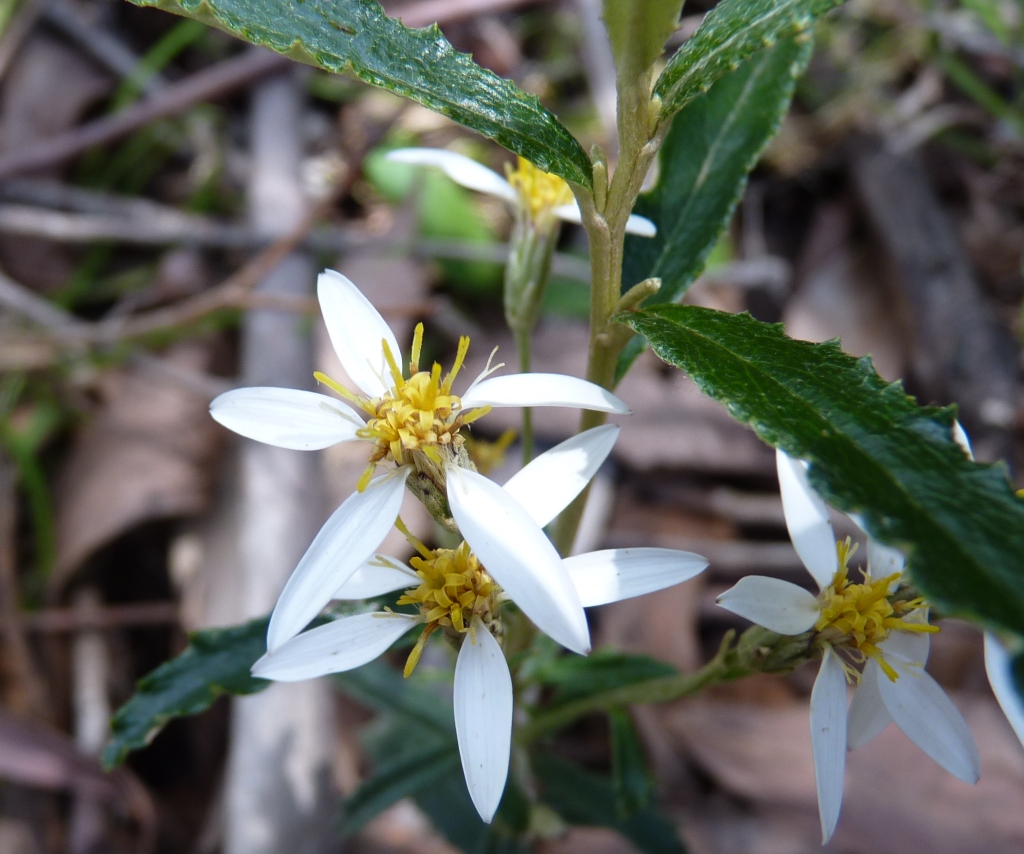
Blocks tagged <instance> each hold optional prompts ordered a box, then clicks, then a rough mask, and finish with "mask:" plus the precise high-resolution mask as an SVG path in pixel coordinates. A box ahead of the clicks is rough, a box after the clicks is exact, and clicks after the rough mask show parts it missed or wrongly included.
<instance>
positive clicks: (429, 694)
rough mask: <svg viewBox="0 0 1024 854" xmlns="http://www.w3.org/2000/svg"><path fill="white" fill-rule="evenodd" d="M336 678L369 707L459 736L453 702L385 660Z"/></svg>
mask: <svg viewBox="0 0 1024 854" xmlns="http://www.w3.org/2000/svg"><path fill="white" fill-rule="evenodd" d="M334 679H335V681H336V682H337V683H338V684H339V685H340V686H341V689H342V690H343V691H344V692H345V693H346V694H349V695H350V696H351V697H353V698H354V699H356V700H358V701H359V702H360V703H362V704H363V705H365V706H369V707H370V708H373V709H377V710H380V711H386V712H391V713H393V714H396V715H400V716H402V717H404V718H407V719H408V720H410V721H412V722H414V723H415V724H417V725H419V726H421V727H423V728H425V729H428V730H431V731H432V732H434V733H438V734H441V735H444V736H452V735H454V734H455V714H454V712H453V711H452V704H451V701H450V700H448V699H447V698H445V697H442V696H439V695H438V694H437V693H436V692H434V691H432V690H430V688H429V687H427V686H426V685H424V684H423V683H422V682H421V681H420V680H418V679H416V678H409V679H404V678H403V677H402V674H401V673H399V672H398V671H397V670H395V669H394V668H392V667H389V666H388V665H386V664H385V663H384V662H382V661H372V662H370V663H369V664H366V665H363V666H362V667H359V668H357V669H356V670H349V671H348V672H347V673H337V674H335V676H334Z"/></svg>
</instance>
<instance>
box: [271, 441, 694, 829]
mask: <svg viewBox="0 0 1024 854" xmlns="http://www.w3.org/2000/svg"><path fill="white" fill-rule="evenodd" d="M615 433H616V430H615V428H608V427H598V428H594V429H593V430H588V431H586V432H584V433H582V434H580V435H579V436H576V437H573V439H570V440H568V441H567V442H565V443H563V444H562V445H559V446H557V447H555V448H553V449H552V450H551V451H549V452H548V453H546V454H542V455H541V456H539V457H537V458H536V459H535V460H533V462H531V463H530V464H529V465H528V466H527V467H526V468H524V469H523V471H522V472H521V473H520V474H519V475H517V476H516V477H515V478H513V480H512V481H510V488H509V489H508V490H505V489H503V488H501V487H498V486H497V485H496V484H493V483H491V482H490V481H487V480H486V479H485V478H483V477H481V476H480V475H478V474H476V473H475V472H470V471H467V470H458V471H455V470H450V471H449V472H448V478H449V484H450V485H451V490H450V497H451V505H452V510H453V513H454V514H455V516H456V520H457V521H458V523H459V526H460V529H461V531H462V533H463V534H464V536H465V537H466V541H467V543H468V545H469V547H470V548H472V549H473V553H474V554H475V555H476V556H477V557H478V558H479V559H480V561H481V565H482V566H484V567H485V568H486V571H487V572H488V573H491V577H493V578H494V580H495V581H496V582H497V583H498V584H500V585H501V591H502V592H501V596H502V597H507V598H509V599H511V600H512V601H514V602H515V603H516V605H518V606H519V608H520V609H521V610H522V611H523V613H525V614H526V615H527V616H528V617H530V619H532V620H534V622H536V623H537V625H538V627H539V628H541V629H542V630H544V631H546V632H548V633H549V634H550V635H551V636H552V637H553V638H555V640H558V641H559V642H560V643H562V644H563V645H565V646H567V647H568V648H570V649H577V650H583V651H586V650H587V649H589V631H588V629H587V623H586V616H585V614H584V612H583V607H584V604H586V605H598V604H605V603H609V602H615V601H618V600H620V599H625V598H629V597H631V596H639V595H641V594H643V593H649V592H653V591H655V590H661V589H664V588H665V587H669V586H671V585H674V584H678V583H679V582H681V581H685V580H687V579H689V578H692V577H693V576H695V575H697V574H698V573H699V572H701V571H702V570H703V569H704V567H705V566H706V565H707V561H706V560H704V558H702V557H701V556H700V555H695V554H692V553H690V552H675V551H671V550H667V549H608V550H605V551H602V552H594V553H591V554H584V555H578V556H576V557H572V558H567V559H565V560H562V559H561V558H559V556H558V554H557V553H556V552H555V551H554V548H553V547H552V546H551V544H550V542H549V541H548V540H547V539H546V537H545V536H544V533H543V531H542V530H541V524H542V523H543V522H545V521H547V520H548V519H549V518H553V516H554V515H557V514H558V513H559V512H560V511H561V510H562V509H564V508H565V506H567V505H568V504H569V503H570V502H571V501H572V500H573V499H574V498H575V497H576V496H577V494H579V492H580V491H582V489H583V488H584V487H585V486H586V483H587V480H588V479H589V477H591V476H592V475H593V473H594V472H596V470H597V468H598V467H599V466H600V465H601V463H602V462H603V461H604V459H605V458H606V457H607V456H608V454H609V453H610V451H611V447H612V443H613V440H614V436H615ZM610 440H611V441H610ZM549 478H551V479H552V480H551V483H552V486H551V488H550V489H549V490H548V491H547V492H545V490H544V486H543V485H544V483H545V482H547V481H548V479H549ZM563 478H564V479H565V483H563V482H561V481H562V479H563ZM556 481H557V482H556ZM376 488H377V485H376V482H375V483H374V484H373V485H371V487H369V488H368V489H367V492H370V491H371V490H373V489H376ZM533 499H536V500H538V501H539V505H540V506H539V509H538V510H536V511H533V512H531V511H530V510H529V509H527V507H525V506H524V505H523V504H522V503H520V502H528V501H531V500H533ZM343 506H344V505H343ZM388 515H390V511H389V512H388ZM380 540H383V535H381V536H380V539H379V540H378V544H379V541H380ZM413 564H414V565H417V564H416V563H415V559H414V561H413ZM375 568H376V569H381V570H382V572H383V573H384V574H385V575H386V578H384V579H383V580H381V581H380V582H379V583H375V582H374V581H373V580H372V579H371V578H370V572H371V571H372V570H374V569H375ZM411 572H412V570H411V569H409V568H408V567H405V566H404V564H402V563H401V562H399V561H395V560H393V559H391V558H387V557H381V556H378V557H377V558H374V559H372V560H371V561H366V559H365V557H364V558H363V559H361V560H360V561H359V562H358V563H357V564H354V569H353V571H352V573H351V575H350V576H349V578H348V580H347V581H346V582H345V583H344V584H340V585H338V586H336V587H334V588H332V592H334V598H340V597H341V596H344V595H346V594H347V593H358V594H362V593H365V592H367V591H373V592H374V595H376V594H377V593H378V592H384V590H383V588H385V587H387V588H389V589H392V590H393V589H397V588H398V586H405V587H411V586H414V585H416V584H417V583H418V581H419V580H420V578H419V577H418V576H415V577H410V576H409V575H408V574H409V573H411ZM364 573H365V577H364V576H363V574H364ZM403 576H404V577H406V578H407V579H408V580H406V581H404V582H402V578H403ZM423 622H424V619H423V618H422V617H413V616H405V615H395V614H392V613H391V612H390V611H380V612H376V613H373V614H361V615H359V616H356V617H344V618H341V619H339V620H336V621H334V622H332V623H328V624H327V625H324V626H320V627H318V628H315V629H311V630H309V631H306V632H303V633H302V634H299V635H297V636H295V637H292V638H291V639H290V640H286V641H285V642H284V643H282V644H281V645H280V646H277V647H275V648H273V649H272V651H270V652H268V653H267V654H266V655H265V656H263V658H261V659H260V660H259V661H258V662H257V663H256V665H255V666H254V668H253V673H254V674H255V675H257V676H261V677H263V678H267V679H276V680H281V681H294V680H298V679H308V678H312V677H314V676H321V675H325V674H327V673H336V672H342V671H344V670H349V669H352V668H354V667H359V666H361V665H362V664H365V663H366V662H367V661H370V660H372V659H373V658H374V657H376V656H377V655H379V654H380V653H382V652H384V651H385V650H386V649H387V647H388V646H389V645H390V643H392V642H393V641H394V640H396V639H397V638H399V637H401V636H402V635H403V634H404V633H405V632H406V631H407V630H408V629H410V628H412V627H413V626H417V625H422V624H423ZM467 629H468V630H467V631H466V632H465V633H464V635H463V639H462V645H461V648H460V651H459V656H458V661H457V665H456V674H455V692H454V705H455V721H456V732H457V735H458V742H459V751H460V754H461V757H462V764H463V770H464V773H465V775H466V782H467V785H468V787H469V791H470V795H471V797H472V799H473V803H474V805H475V806H476V808H477V810H478V812H479V813H480V815H481V817H482V818H483V819H484V820H485V821H490V820H491V818H492V817H493V815H494V812H495V810H496V809H497V806H498V803H499V802H500V800H501V794H502V792H503V791H504V788H505V781H506V778H507V775H508V762H509V750H510V745H511V733H512V708H513V705H512V682H511V676H510V674H509V671H508V666H507V664H506V662H505V659H504V656H503V654H502V653H501V649H500V647H499V645H498V643H497V641H496V640H495V639H494V637H493V636H492V635H491V633H490V632H489V631H488V629H487V628H486V626H485V625H484V624H483V623H482V621H481V619H480V617H479V616H476V615H474V617H473V619H472V622H471V623H470V626H469V627H467ZM410 657H411V656H410Z"/></svg>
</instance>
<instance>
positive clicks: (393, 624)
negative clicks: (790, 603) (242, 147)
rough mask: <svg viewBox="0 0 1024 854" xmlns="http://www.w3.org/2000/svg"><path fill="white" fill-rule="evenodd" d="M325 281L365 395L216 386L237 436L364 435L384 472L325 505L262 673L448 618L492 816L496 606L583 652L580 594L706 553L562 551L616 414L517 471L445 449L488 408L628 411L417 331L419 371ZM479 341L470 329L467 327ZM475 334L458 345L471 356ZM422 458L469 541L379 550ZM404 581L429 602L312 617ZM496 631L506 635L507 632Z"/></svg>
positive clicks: (324, 293)
mask: <svg viewBox="0 0 1024 854" xmlns="http://www.w3.org/2000/svg"><path fill="white" fill-rule="evenodd" d="M317 290H318V296H319V299H320V305H321V309H322V310H323V314H324V320H325V321H326V324H327V328H328V331H329V333H330V336H331V341H332V343H333V345H334V348H335V350H336V351H337V354H338V357H339V359H340V360H341V363H342V366H343V367H344V369H345V371H346V372H347V373H348V375H349V377H351V379H352V381H353V382H354V383H355V384H356V385H357V386H358V387H359V390H360V392H361V394H356V393H353V392H349V391H348V390H347V389H345V388H344V387H343V386H340V385H338V384H336V383H333V382H332V384H331V386H330V387H331V388H334V389H335V390H337V391H339V393H341V394H343V395H344V396H347V397H348V399H349V401H350V402H353V403H355V404H356V406H358V407H359V408H360V409H361V410H362V411H363V412H364V413H366V415H367V416H368V420H367V421H365V422H364V420H363V418H361V417H360V415H359V414H358V412H357V411H356V409H355V408H353V407H351V406H348V405H347V404H345V403H343V402H341V401H340V400H337V399H335V398H333V397H328V396H326V395H322V394H317V393H314V392H309V391H299V390H295V389H277V388H245V389H238V390H235V391H230V392H227V393H226V394H223V395H221V396H220V397H218V398H217V399H216V400H214V401H213V403H212V404H211V407H210V411H211V414H212V415H213V417H214V418H215V419H216V420H217V421H219V422H220V423H221V424H223V425H224V426H226V427H228V428H230V429H232V430H234V431H235V432H237V433H240V434H242V435H243V436H247V437H249V438H252V439H256V440H258V441H261V442H266V443H268V444H272V445H277V446H279V447H285V448H292V449H301V450H313V449H319V448H325V447H327V446H329V445H332V444H336V443H338V442H351V441H364V442H367V443H369V444H370V445H371V446H372V447H371V448H370V449H369V450H370V461H371V469H370V470H369V471H370V472H372V467H373V466H375V465H376V464H377V463H389V462H390V463H393V464H394V467H393V468H391V469H390V470H389V471H387V472H386V473H385V474H383V475H381V476H379V477H377V478H375V479H373V480H369V479H368V478H366V482H365V483H364V482H361V484H360V487H361V488H360V489H359V490H357V491H356V492H354V493H353V494H352V495H351V496H350V497H349V498H348V499H347V500H346V501H345V502H344V503H343V504H342V505H341V506H340V507H339V508H338V509H337V510H336V511H335V512H334V513H333V515H332V516H331V517H330V519H328V521H327V522H326V523H325V524H324V526H323V528H322V529H321V530H320V532H319V533H318V534H317V536H316V538H315V539H314V540H313V543H312V544H311V545H310V547H309V549H308V550H307V552H306V554H305V555H304V556H303V557H302V559H301V560H300V561H299V564H298V566H297V567H296V568H295V571H294V572H293V573H292V575H291V577H290V578H289V579H288V582H287V584H286V585H285V588H284V590H283V591H282V593H281V595H280V598H279V599H278V601H277V605H276V606H275V608H274V611H273V614H272V615H271V618H270V626H269V629H268V632H267V653H266V655H264V656H263V658H261V659H260V660H259V661H258V662H257V663H256V664H255V666H254V667H253V669H252V672H253V674H254V675H256V676H259V677H262V678H265V679H273V680H279V681H286V682H287V681H297V680H302V679H310V678H313V677H317V676H322V675H325V674H328V673H338V672H341V671H345V670H350V669H352V668H355V667H359V666H361V665H363V664H366V663H367V662H369V661H371V660H373V659H374V658H376V657H377V656H379V655H380V654H381V653H383V652H384V651H386V650H387V649H388V648H389V647H390V646H391V644H392V643H394V642H395V641H396V640H397V639H398V638H400V637H401V636H402V635H404V634H405V633H406V632H408V631H409V630H410V629H412V628H414V627H416V626H417V625H422V626H424V629H423V631H422V633H421V636H420V637H421V641H420V643H419V644H417V647H416V648H414V652H413V654H412V655H411V656H410V661H409V665H408V666H407V672H408V671H410V670H411V669H412V667H414V666H415V663H416V660H417V659H418V657H419V650H420V649H421V645H422V642H424V641H425V640H426V638H427V637H428V636H429V634H430V633H431V632H432V631H434V630H436V629H441V630H443V631H445V633H446V634H448V636H449V637H451V638H452V639H454V640H455V641H456V642H460V643H461V646H460V649H459V653H458V660H457V663H456V667H455V687H454V707H455V727H456V735H457V738H458V744H459V750H460V753H461V756H462V765H463V770H464V772H465V776H466V782H467V785H468V788H469V792H470V795H471V797H472V799H473V803H474V804H475V805H476V808H477V810H478V811H479V813H480V815H481V817H482V818H483V819H484V820H485V821H490V820H491V819H492V817H493V816H494V813H495V811H496V810H497V808H498V804H499V802H500V800H501V795H502V792H503V791H504V788H505V781H506V778H507V775H508V767H509V755H510V748H511V735H512V713H513V697H512V678H511V675H510V673H509V669H508V665H507V663H506V661H505V657H504V654H503V653H502V650H501V646H500V643H499V639H498V638H500V636H501V624H500V608H501V606H502V604H503V603H504V602H507V601H511V602H514V603H515V604H516V605H517V606H518V607H519V609H520V610H521V611H522V612H523V613H524V614H525V615H526V616H527V617H528V618H529V619H530V620H532V621H533V623H534V624H535V625H536V626H537V627H538V628H539V629H540V630H542V631H544V632H545V633H547V634H548V635H550V636H551V637H552V638H554V639H555V640H556V641H558V643H560V644H561V645H562V646H564V647H566V648H567V649H570V650H572V651H573V652H577V653H579V654H581V655H586V654H587V653H588V652H589V651H590V634H589V630H588V627H587V618H586V615H585V614H584V611H583V609H584V608H587V607H592V606H595V605H602V604H605V603H608V602H615V601H618V600H620V599H626V598H629V597H632V596H639V595H641V594H643V593H649V592H652V591H655V590H660V589H662V588H665V587H668V586H670V585H674V584H678V583H680V582H682V581H686V580H687V579H689V578H692V577H693V576H695V575H697V574H698V573H700V572H701V571H702V570H703V569H704V568H705V567H706V566H707V561H705V560H704V559H703V558H702V557H701V556H700V555H695V554H691V553H689V552H679V551H671V550H666V549H642V548H639V549H637V548H634V549H609V550H605V551H598V552H591V553H589V554H583V555H578V556H575V557H570V558H565V559H563V558H562V557H561V556H560V555H559V554H558V552H557V551H556V550H555V548H554V546H553V545H552V544H551V542H550V541H549V540H548V538H547V535H546V534H545V533H544V531H543V527H544V526H545V525H547V524H548V523H549V522H551V521H552V520H553V519H554V518H555V517H556V516H557V515H558V514H559V513H560V512H561V511H562V510H563V509H564V508H565V507H566V506H568V505H569V503H570V502H571V501H572V500H573V499H574V498H575V497H576V496H577V495H578V494H579V493H580V492H581V491H582V490H583V489H584V487H586V485H587V483H588V482H589V481H590V479H591V478H592V477H593V476H594V474H595V473H596V471H597V470H598V468H599V467H600V466H601V464H602V463H603V462H604V460H605V459H606V457H607V456H608V454H609V453H610V452H611V450H612V447H613V445H614V444H615V440H616V438H617V436H618V432H619V430H618V428H617V427H615V426H611V425H606V426H602V427H597V428H594V429H592V430H588V431H586V432H584V433H581V434H579V435H577V436H574V437H573V438H571V439H569V440H567V441H565V442H563V443H561V444H560V445H558V446H556V447H555V448H553V449H552V450H550V451H548V452H547V453H545V454H542V455H541V456H539V457H537V458H536V459H535V460H533V461H532V462H531V463H530V464H529V465H527V466H526V467H525V468H523V469H522V470H521V471H520V472H519V473H518V474H516V475H515V476H513V477H512V479H511V480H509V481H508V483H506V484H505V485H504V486H499V485H498V484H496V483H494V482H492V481H490V480H488V479H487V478H486V477H484V476H482V475H480V474H478V473H477V472H475V471H472V470H471V469H470V468H468V467H465V466H462V465H459V457H458V455H452V454H448V453H447V452H446V448H448V447H450V446H452V445H453V444H455V443H457V441H458V440H459V430H460V429H461V427H462V425H463V424H464V423H468V422H469V420H471V419H469V418H467V419H466V420H465V421H460V420H459V419H460V418H462V416H464V415H465V414H466V413H468V412H470V411H472V410H475V411H476V413H477V414H482V413H483V412H485V411H486V407H491V406H575V407H581V408H588V409H596V410H599V411H604V412H615V413H626V412H628V409H627V408H626V406H625V405H624V404H623V403H622V401H620V400H619V399H618V398H617V397H615V396H614V395H612V394H611V393H609V392H607V391H606V390H604V389H602V388H600V387H599V386H596V385H594V384H593V383H589V382H585V381H584V380H580V379H576V378H574V377H567V376H561V375H555V374H517V375H510V376H503V377H493V378H490V379H484V378H483V377H481V378H478V379H477V380H476V381H475V382H474V383H472V384H471V385H470V386H469V388H468V389H467V390H466V391H465V392H463V393H462V394H461V395H456V394H455V393H454V391H453V390H452V388H451V381H452V380H453V379H454V375H455V373H456V372H457V367H458V362H457V364H456V369H453V371H452V372H451V373H450V374H449V375H448V377H447V378H446V379H444V380H442V379H441V378H440V368H439V367H438V366H436V365H435V366H434V368H433V369H432V370H431V371H430V372H427V371H419V367H418V360H419V346H420V342H421V333H418V334H417V338H416V340H414V343H413V355H412V359H411V362H410V369H411V370H410V372H411V374H412V376H411V377H410V378H408V379H406V378H405V377H404V376H403V373H402V370H401V368H400V367H399V366H400V365H401V364H402V358H403V357H402V355H401V351H400V349H399V347H398V344H397V342H396V341H395V338H394V335H393V334H392V332H391V330H390V329H389V328H388V326H387V324H386V323H385V322H384V320H383V318H382V317H381V316H380V315H379V314H378V313H377V311H376V310H375V309H374V308H373V306H372V305H371V304H370V303H369V301H368V300H366V298H365V297H364V296H363V295H362V294H361V293H360V292H359V290H358V289H357V288H356V286H355V285H354V284H352V282H350V281H349V280H348V279H346V278H345V277H344V276H342V275H341V274H339V273H336V272H334V271H326V272H325V273H323V274H322V275H321V276H320V279H319V281H318V287H317ZM466 345H468V342H466ZM464 349H465V345H464V346H462V347H460V357H459V360H461V358H462V357H464ZM421 467H428V468H429V467H440V469H441V470H442V472H443V476H444V485H445V489H446V493H447V494H446V499H447V502H448V505H449V507H450V510H451V514H452V517H453V519H454V522H455V524H456V526H457V528H458V530H459V531H460V533H461V535H462V537H463V538H464V541H465V542H464V543H463V545H462V546H460V547H459V548H458V549H454V550H449V549H438V550H430V549H427V548H426V547H425V546H423V544H421V543H418V542H416V541H413V542H414V544H415V545H416V546H417V548H418V549H419V551H420V556H419V557H416V558H413V559H412V561H411V564H412V566H407V565H405V564H403V563H402V562H400V561H397V560H394V559H392V558H388V557H383V556H380V555H377V554H376V551H377V549H378V548H379V547H380V545H381V543H382V542H383V540H384V538H385V536H386V535H387V534H388V533H389V532H390V530H391V528H392V526H394V525H395V523H396V520H397V519H398V513H399V509H400V507H401V503H402V498H403V495H404V492H405V487H406V482H407V480H408V479H410V477H411V476H412V475H413V473H414V472H416V473H419V472H420V471H421ZM398 590H405V593H404V595H403V596H402V597H401V599H400V600H399V602H398V604H416V605H417V606H419V611H420V613H419V614H415V615H413V614H404V613H395V612H393V611H391V610H383V611H379V612H376V613H369V614H361V615H358V616H352V617H345V618H342V619H338V620H336V621H334V622H330V623H328V624H326V625H323V626H320V627H318V628H314V629H310V630H308V631H303V630H304V629H305V628H306V626H307V625H308V624H309V623H310V621H311V620H312V619H313V618H314V617H316V616H317V614H319V613H320V611H321V610H322V609H323V608H324V607H325V606H326V605H327V604H328V603H329V602H330V601H331V600H335V599H343V600H344V599H357V600H358V599H365V598H369V597H376V596H380V595H383V594H386V593H390V592H393V591H398ZM496 636H497V637H496Z"/></svg>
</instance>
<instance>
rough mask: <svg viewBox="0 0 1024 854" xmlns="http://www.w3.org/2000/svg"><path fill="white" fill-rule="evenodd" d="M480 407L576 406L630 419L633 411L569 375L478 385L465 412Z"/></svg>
mask: <svg viewBox="0 0 1024 854" xmlns="http://www.w3.org/2000/svg"><path fill="white" fill-rule="evenodd" d="M477 406H575V407H578V408H579V409H593V410H596V411H597V412H616V413H618V414H620V415H628V414H629V407H628V406H626V404H625V403H623V402H622V401H621V400H619V399H618V398H617V397H616V396H615V395H614V394H612V393H611V392H610V391H607V390H606V389H603V388H601V386H599V385H596V384H595V383H592V382H587V380H581V379H578V378H577V377H570V376H566V375H565V374H507V375H506V376H502V377H491V378H490V379H486V380H484V381H483V382H480V383H477V384H476V385H475V386H473V387H472V388H471V389H469V391H467V392H466V393H465V394H464V395H463V396H462V408H463V409H473V408H475V407H477Z"/></svg>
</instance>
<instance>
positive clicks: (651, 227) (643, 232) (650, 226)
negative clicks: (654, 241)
mask: <svg viewBox="0 0 1024 854" xmlns="http://www.w3.org/2000/svg"><path fill="white" fill-rule="evenodd" d="M657 233H658V227H657V226H656V225H655V224H654V223H653V222H651V220H649V219H648V218H647V217H645V216H640V215H639V214H630V215H629V219H627V220H626V234H635V235H636V236H637V237H654V235H656V234H657Z"/></svg>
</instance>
